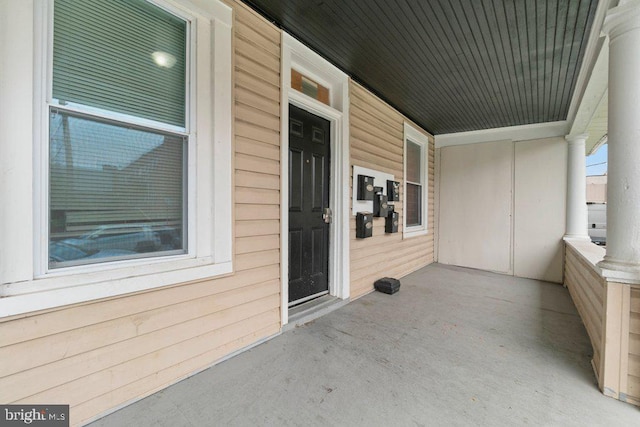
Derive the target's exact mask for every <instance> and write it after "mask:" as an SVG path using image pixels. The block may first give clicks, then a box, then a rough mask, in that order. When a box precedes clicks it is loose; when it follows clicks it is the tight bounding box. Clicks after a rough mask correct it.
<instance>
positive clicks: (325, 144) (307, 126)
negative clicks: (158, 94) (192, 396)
mask: <svg viewBox="0 0 640 427" xmlns="http://www.w3.org/2000/svg"><path fill="white" fill-rule="evenodd" d="M289 124H290V126H289V302H290V303H292V302H296V301H300V300H304V299H306V298H308V297H310V296H312V295H316V294H320V293H322V292H326V291H328V289H329V281H328V275H329V224H326V223H325V222H324V219H323V216H322V214H323V213H324V211H325V209H326V208H328V207H329V171H330V152H329V148H330V140H329V136H330V124H329V122H328V121H327V120H325V119H322V118H320V117H318V116H315V115H313V114H311V113H309V112H307V111H305V110H302V109H300V108H297V107H295V106H293V105H290V106H289Z"/></svg>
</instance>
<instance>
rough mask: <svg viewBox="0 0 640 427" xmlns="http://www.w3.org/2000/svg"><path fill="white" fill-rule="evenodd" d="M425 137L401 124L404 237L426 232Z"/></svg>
mask: <svg viewBox="0 0 640 427" xmlns="http://www.w3.org/2000/svg"><path fill="white" fill-rule="evenodd" d="M428 153H429V138H428V137H427V136H426V135H425V134H424V133H422V132H420V131H418V130H417V129H416V128H413V127H412V126H410V125H409V124H407V123H405V126H404V228H403V235H404V237H411V236H418V235H423V234H426V233H427V200H428V185H427V177H428Z"/></svg>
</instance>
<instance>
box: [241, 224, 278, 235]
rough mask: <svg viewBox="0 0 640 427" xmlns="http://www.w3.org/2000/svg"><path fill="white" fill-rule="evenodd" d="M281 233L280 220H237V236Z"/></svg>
mask: <svg viewBox="0 0 640 427" xmlns="http://www.w3.org/2000/svg"><path fill="white" fill-rule="evenodd" d="M270 234H278V235H279V234H280V221H279V220H257V221H236V237H248V236H266V235H270Z"/></svg>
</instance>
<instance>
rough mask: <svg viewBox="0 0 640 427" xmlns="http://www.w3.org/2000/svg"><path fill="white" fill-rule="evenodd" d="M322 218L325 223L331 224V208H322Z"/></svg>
mask: <svg viewBox="0 0 640 427" xmlns="http://www.w3.org/2000/svg"><path fill="white" fill-rule="evenodd" d="M322 219H323V220H324V222H325V223H327V224H331V220H332V215H331V208H324V213H323V214H322Z"/></svg>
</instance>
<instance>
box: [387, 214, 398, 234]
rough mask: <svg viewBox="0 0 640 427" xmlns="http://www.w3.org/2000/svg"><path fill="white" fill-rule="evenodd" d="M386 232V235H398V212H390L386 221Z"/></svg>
mask: <svg viewBox="0 0 640 427" xmlns="http://www.w3.org/2000/svg"><path fill="white" fill-rule="evenodd" d="M384 232H385V233H397V232H398V212H394V211H389V213H387V216H386V218H385V219H384Z"/></svg>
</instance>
